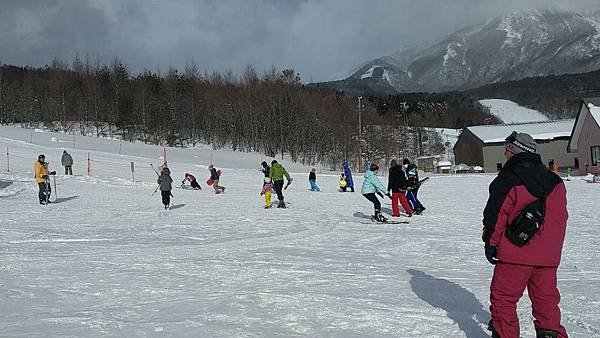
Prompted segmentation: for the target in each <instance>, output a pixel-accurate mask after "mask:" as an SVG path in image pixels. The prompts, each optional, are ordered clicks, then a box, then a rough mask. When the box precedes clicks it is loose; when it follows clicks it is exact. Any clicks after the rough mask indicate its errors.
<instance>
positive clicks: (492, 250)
mask: <svg viewBox="0 0 600 338" xmlns="http://www.w3.org/2000/svg"><path fill="white" fill-rule="evenodd" d="M497 251H498V250H496V247H495V246H491V245H487V244H486V245H485V258H487V260H488V262H490V264H492V265H496V264H497V263H498V258H496V254H497Z"/></svg>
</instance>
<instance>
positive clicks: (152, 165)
mask: <svg viewBox="0 0 600 338" xmlns="http://www.w3.org/2000/svg"><path fill="white" fill-rule="evenodd" d="M150 166H151V167H152V170H154V172H155V173H156V176H160V175H159V174H158V171H156V169H154V164H152V163H150Z"/></svg>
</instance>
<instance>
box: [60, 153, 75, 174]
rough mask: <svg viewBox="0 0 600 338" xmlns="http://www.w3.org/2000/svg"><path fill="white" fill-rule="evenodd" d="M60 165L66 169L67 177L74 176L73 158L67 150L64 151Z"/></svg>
mask: <svg viewBox="0 0 600 338" xmlns="http://www.w3.org/2000/svg"><path fill="white" fill-rule="evenodd" d="M60 163H61V164H62V166H63V167H65V175H73V157H71V154H69V153H67V151H66V150H64V151H63V154H62V157H61V159H60Z"/></svg>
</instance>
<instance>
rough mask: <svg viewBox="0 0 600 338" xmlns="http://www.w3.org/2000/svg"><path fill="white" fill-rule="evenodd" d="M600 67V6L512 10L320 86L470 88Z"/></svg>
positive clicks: (373, 90)
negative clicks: (583, 11) (576, 9)
mask: <svg viewBox="0 0 600 338" xmlns="http://www.w3.org/2000/svg"><path fill="white" fill-rule="evenodd" d="M597 69H600V11H599V10H593V11H590V12H586V13H583V14H582V13H580V12H573V11H564V10H557V9H545V10H531V11H526V12H514V13H511V14H508V15H505V16H501V17H495V18H491V19H489V20H488V21H486V22H485V23H482V24H480V25H474V26H470V27H465V28H463V29H461V30H458V31H456V32H453V33H450V34H448V35H446V36H444V37H442V38H441V39H439V40H437V41H433V42H431V43H426V44H421V45H416V46H414V47H409V48H404V49H403V50H401V51H398V52H395V53H392V54H389V55H385V56H382V57H379V58H376V59H373V60H371V61H367V62H365V63H364V64H363V65H362V66H361V67H359V68H358V70H357V71H355V72H354V73H352V74H351V75H350V76H348V77H347V78H345V79H343V80H338V81H330V82H322V83H320V84H319V85H322V86H325V87H329V88H332V89H335V90H338V91H344V92H346V93H347V94H349V95H364V94H366V95H376V94H384V95H386V94H394V93H408V92H444V91H452V90H466V89H471V88H476V87H480V86H485V85H488V84H493V83H497V82H505V81H514V80H520V79H523V78H527V77H535V76H546V75H556V74H575V73H584V72H590V71H594V70H597Z"/></svg>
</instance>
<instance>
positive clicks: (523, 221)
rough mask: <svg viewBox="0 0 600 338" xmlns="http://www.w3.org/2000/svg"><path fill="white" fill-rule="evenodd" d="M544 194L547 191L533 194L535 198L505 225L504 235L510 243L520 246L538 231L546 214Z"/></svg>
mask: <svg viewBox="0 0 600 338" xmlns="http://www.w3.org/2000/svg"><path fill="white" fill-rule="evenodd" d="M510 171H511V172H512V173H513V174H514V175H515V177H517V178H518V179H519V181H521V184H523V180H522V179H521V177H519V175H517V173H516V172H515V171H514V170H512V169H510ZM532 195H533V194H532ZM534 196H535V195H534ZM546 196H548V194H547V193H545V194H544V195H543V196H542V197H537V196H535V197H536V199H535V200H534V201H533V202H531V203H529V204H527V205H526V206H525V207H524V208H523V210H521V212H519V214H518V215H517V217H515V219H514V220H513V221H512V222H511V223H510V224H509V225H508V226H507V227H506V232H505V234H506V237H507V238H508V240H509V241H510V242H511V243H512V244H514V245H516V246H518V247H522V246H524V245H526V244H527V243H529V241H530V240H531V239H532V238H533V237H534V236H535V234H537V233H538V231H539V230H540V227H541V226H542V224H543V223H544V216H545V215H546Z"/></svg>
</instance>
